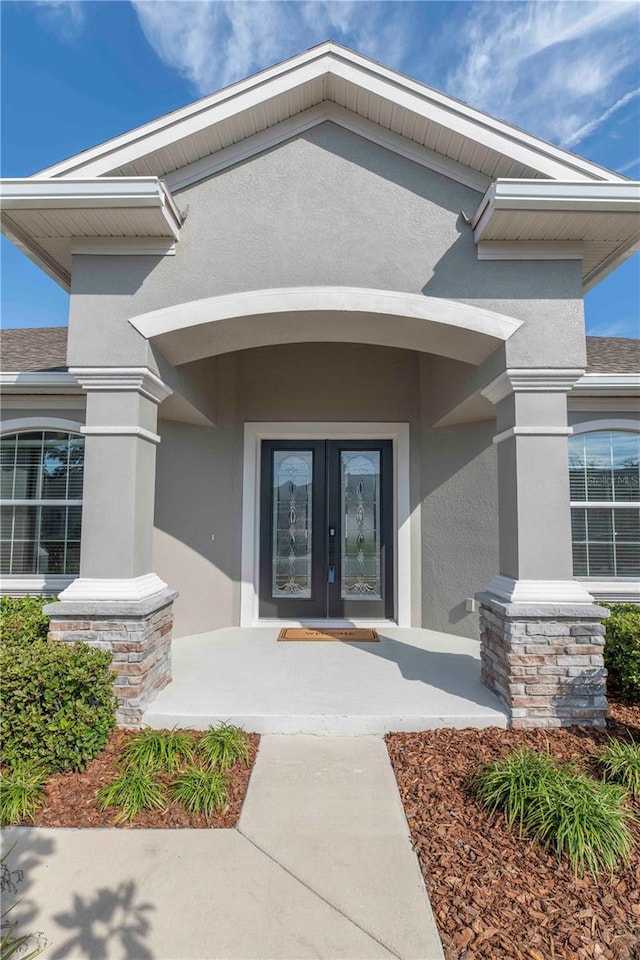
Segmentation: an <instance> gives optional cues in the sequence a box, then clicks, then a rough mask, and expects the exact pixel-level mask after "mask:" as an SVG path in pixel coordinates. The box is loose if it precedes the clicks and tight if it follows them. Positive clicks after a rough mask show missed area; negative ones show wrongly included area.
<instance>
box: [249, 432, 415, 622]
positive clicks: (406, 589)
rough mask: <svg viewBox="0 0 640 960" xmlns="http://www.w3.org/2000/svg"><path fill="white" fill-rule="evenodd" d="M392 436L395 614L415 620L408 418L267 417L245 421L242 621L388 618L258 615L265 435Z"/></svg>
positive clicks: (303, 437) (298, 437)
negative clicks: (288, 420)
mask: <svg viewBox="0 0 640 960" xmlns="http://www.w3.org/2000/svg"><path fill="white" fill-rule="evenodd" d="M312 439H319V440H374V439H375V440H391V441H392V443H393V471H394V509H393V527H394V538H395V557H396V576H395V582H396V596H395V610H396V619H395V620H394V621H392V622H393V623H394V624H397V625H398V626H400V627H409V626H411V529H410V526H411V499H410V487H409V470H410V445H409V424H408V423H334V422H300V423H282V422H262V423H245V425H244V461H243V474H242V566H241V570H242V581H241V585H240V626H241V627H260V626H262V627H267V626H269V627H277V626H296V625H298V626H311V625H313V624H319V625H322V626H330V625H335V626H345V625H353V626H375V625H376V624H377V625H382V624H384V623H388V622H389V621H385V620H317V619H316V620H309V621H306V620H305V621H301V620H276V619H266V618H260V615H259V606H258V605H259V563H260V556H259V544H260V511H259V503H260V442H261V441H262V440H312Z"/></svg>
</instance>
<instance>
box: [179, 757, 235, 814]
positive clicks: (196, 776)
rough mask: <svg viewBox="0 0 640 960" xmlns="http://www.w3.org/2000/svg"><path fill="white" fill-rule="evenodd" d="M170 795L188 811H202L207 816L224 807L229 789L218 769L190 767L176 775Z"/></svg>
mask: <svg viewBox="0 0 640 960" xmlns="http://www.w3.org/2000/svg"><path fill="white" fill-rule="evenodd" d="M171 795H172V797H173V799H174V800H177V801H178V803H181V804H182V806H183V807H184V808H185V810H186V811H187V812H188V813H195V814H198V813H204V814H205V816H207V817H209V816H211V814H212V813H213V811H214V810H221V809H222V807H224V805H225V803H226V802H227V797H228V795H229V791H228V788H227V781H226V780H225V778H224V775H223V774H222V773H220V771H219V770H201V769H200V768H198V767H191V769H189V770H185V771H184V772H183V773H181V774H180V775H179V776H178V777H176V780H175V783H174V784H173V786H172V789H171Z"/></svg>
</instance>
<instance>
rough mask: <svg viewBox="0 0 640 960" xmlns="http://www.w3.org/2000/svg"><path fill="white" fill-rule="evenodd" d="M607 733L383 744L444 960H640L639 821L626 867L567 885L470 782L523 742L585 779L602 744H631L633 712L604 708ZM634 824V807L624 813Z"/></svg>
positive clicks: (529, 733)
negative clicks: (581, 771)
mask: <svg viewBox="0 0 640 960" xmlns="http://www.w3.org/2000/svg"><path fill="white" fill-rule="evenodd" d="M610 712H611V719H610V720H609V721H608V724H607V730H606V732H605V731H604V730H593V729H590V728H587V727H569V728H565V729H561V730H546V731H545V730H501V729H499V728H497V727H491V728H488V729H485V730H469V729H468V730H443V729H441V730H429V731H426V732H423V733H393V734H389V735H388V736H387V737H386V740H387V747H388V750H389V755H390V757H391V763H392V765H393V769H394V771H395V775H396V779H397V781H398V787H399V789H400V794H401V796H402V802H403V804H404V808H405V812H406V815H407V819H408V821H409V826H410V828H411V836H412V839H413V845H414V848H415V850H416V853H417V855H418V859H419V861H420V866H421V868H422V873H423V876H424V880H425V883H426V886H427V890H428V892H429V898H430V900H431V904H432V906H433V911H434V913H435V916H436V921H437V924H438V929H439V931H440V936H441V939H442V943H443V946H444V951H445V955H446V957H447V960H480V958H491V960H587V958H588V960H591V958H597V960H640V822H636V823H634V824H633V825H632V831H633V833H634V836H635V839H636V842H637V844H638V845H637V847H636V853H635V854H634V859H633V861H632V863H631V864H630V865H629V866H628V867H626V868H620V869H619V870H617V871H616V873H615V874H614V876H613V877H609V876H608V875H602V876H601V877H600V878H599V879H598V880H597V881H596V880H594V879H592V878H591V877H589V876H587V877H585V878H584V879H578V878H576V877H575V876H574V875H573V873H572V871H571V870H570V869H569V867H568V866H567V865H566V864H565V863H559V862H558V861H557V860H556V859H555V857H554V856H552V855H551V854H547V853H545V852H544V850H542V849H541V848H540V847H538V846H536V845H534V844H533V843H532V842H531V841H529V840H520V839H519V838H518V836H517V833H516V832H515V831H511V830H509V829H508V828H507V826H506V825H505V822H504V820H503V819H502V818H501V817H498V816H496V817H491V816H489V815H488V814H487V813H485V812H484V811H483V809H482V808H481V807H480V806H479V804H478V803H477V801H476V800H475V799H474V797H473V794H472V793H471V791H470V789H469V786H468V780H469V776H470V775H471V774H472V773H474V771H475V770H476V769H477V768H478V765H479V764H481V763H484V762H486V761H488V760H493V759H495V758H497V757H499V756H500V755H502V754H504V753H505V752H507V751H508V750H510V749H512V748H514V747H516V746H519V745H522V744H526V745H529V746H533V747H537V748H542V749H546V746H547V743H548V744H549V748H550V750H551V752H552V753H553V754H554V755H555V756H556V757H558V759H560V760H569V759H579V760H580V761H581V762H582V763H583V765H584V767H585V769H586V770H588V771H590V772H592V773H595V765H594V762H593V757H594V753H595V751H596V750H597V749H598V748H599V747H600V746H601V745H602V744H603V743H605V742H606V741H607V740H608V738H609V736H615V737H620V738H624V739H628V738H630V737H633V738H634V739H635V740H640V707H638V706H630V705H624V704H615V703H612V704H610ZM634 812H635V814H636V816H637V817H640V806H636V807H635V810H634Z"/></svg>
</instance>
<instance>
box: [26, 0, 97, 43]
mask: <svg viewBox="0 0 640 960" xmlns="http://www.w3.org/2000/svg"><path fill="white" fill-rule="evenodd" d="M34 6H35V7H37V8H38V17H39V20H40V22H41V23H42V24H43V25H44V26H45V27H46V28H47V29H48V30H50V31H51V32H52V33H55V35H56V37H57V38H58V39H59V40H62V41H63V42H65V43H69V42H71V41H73V40H77V39H78V37H79V36H80V34H81V33H82V29H83V27H84V20H85V11H84V6H83V4H82V0H34Z"/></svg>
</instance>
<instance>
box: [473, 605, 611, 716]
mask: <svg viewBox="0 0 640 960" xmlns="http://www.w3.org/2000/svg"><path fill="white" fill-rule="evenodd" d="M478 600H479V601H480V638H481V642H482V646H481V660H482V682H483V683H484V684H485V685H486V686H487V687H488V688H489V689H490V690H492V691H493V692H494V693H496V694H497V695H498V696H499V697H500V699H501V700H502V701H503V702H504V703H505V704H506V705H507V707H508V708H509V713H510V717H511V726H512V727H514V728H524V727H564V726H570V725H572V724H580V725H583V726H595V727H602V726H604V725H605V721H606V718H607V696H606V682H605V681H606V676H607V671H606V670H605V668H604V658H603V652H604V627H603V626H602V623H601V622H600V621H601V620H603V619H604V618H605V617H607V616H608V615H609V611H608V610H607V609H606V608H603V607H598V606H595V605H594V604H553V605H552V604H545V605H543V604H534V603H527V604H524V603H504V602H500V601H499V600H497V599H496V598H495V597H493V596H492V595H491V594H488V593H484V594H480V595H479V596H478Z"/></svg>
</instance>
